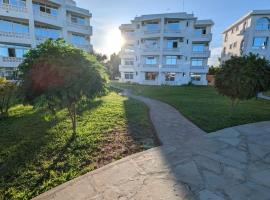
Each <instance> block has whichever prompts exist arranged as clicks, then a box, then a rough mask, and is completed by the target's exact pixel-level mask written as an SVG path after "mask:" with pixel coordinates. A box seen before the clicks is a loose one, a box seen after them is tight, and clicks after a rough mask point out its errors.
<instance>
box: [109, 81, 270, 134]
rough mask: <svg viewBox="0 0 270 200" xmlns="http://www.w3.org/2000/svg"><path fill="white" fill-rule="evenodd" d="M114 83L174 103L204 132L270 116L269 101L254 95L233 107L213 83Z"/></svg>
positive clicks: (257, 120) (173, 104)
mask: <svg viewBox="0 0 270 200" xmlns="http://www.w3.org/2000/svg"><path fill="white" fill-rule="evenodd" d="M113 84H114V85H116V86H118V87H122V88H129V89H132V90H133V91H134V92H135V93H136V94H140V95H143V96H147V97H151V98H154V99H158V100H161V101H163V102H166V103H168V104H170V105H172V106H174V107H175V108H176V109H178V110H179V111H180V112H181V113H182V114H183V115H184V116H186V117H187V118H189V119H190V120H191V121H193V122H194V123H195V124H196V125H197V126H199V127H200V128H202V129H203V130H205V131H206V132H213V131H216V130H220V129H223V128H227V127H231V126H236V125H240V124H246V123H252V122H259V121H267V120H270V101H267V100H261V99H260V100H255V99H253V100H250V101H243V102H240V104H239V105H237V106H235V107H232V106H231V101H230V99H228V98H227V97H224V96H221V95H219V94H218V93H217V91H216V89H215V88H213V87H203V86H182V87H170V86H142V85H128V84H120V83H113Z"/></svg>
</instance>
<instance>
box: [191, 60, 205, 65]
mask: <svg viewBox="0 0 270 200" xmlns="http://www.w3.org/2000/svg"><path fill="white" fill-rule="evenodd" d="M203 64H204V59H203V58H192V59H191V66H192V67H203Z"/></svg>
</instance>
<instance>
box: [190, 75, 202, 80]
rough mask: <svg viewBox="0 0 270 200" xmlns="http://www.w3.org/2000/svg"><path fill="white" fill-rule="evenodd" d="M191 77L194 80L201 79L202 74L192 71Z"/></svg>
mask: <svg viewBox="0 0 270 200" xmlns="http://www.w3.org/2000/svg"><path fill="white" fill-rule="evenodd" d="M190 78H191V80H192V81H201V74H198V73H190Z"/></svg>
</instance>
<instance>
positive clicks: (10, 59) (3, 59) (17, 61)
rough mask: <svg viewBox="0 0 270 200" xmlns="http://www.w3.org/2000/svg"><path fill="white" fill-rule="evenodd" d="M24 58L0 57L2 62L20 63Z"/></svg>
mask: <svg viewBox="0 0 270 200" xmlns="http://www.w3.org/2000/svg"><path fill="white" fill-rule="evenodd" d="M23 60H24V58H17V57H2V61H3V62H9V63H10V62H11V63H21V62H23Z"/></svg>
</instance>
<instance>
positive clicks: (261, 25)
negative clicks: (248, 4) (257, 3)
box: [256, 17, 270, 31]
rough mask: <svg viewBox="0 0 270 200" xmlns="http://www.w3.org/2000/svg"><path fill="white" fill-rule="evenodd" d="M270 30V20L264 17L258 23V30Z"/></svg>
mask: <svg viewBox="0 0 270 200" xmlns="http://www.w3.org/2000/svg"><path fill="white" fill-rule="evenodd" d="M269 29H270V19H268V18H266V17H264V18H260V19H258V20H257V22H256V30H260V31H261V30H269Z"/></svg>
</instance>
